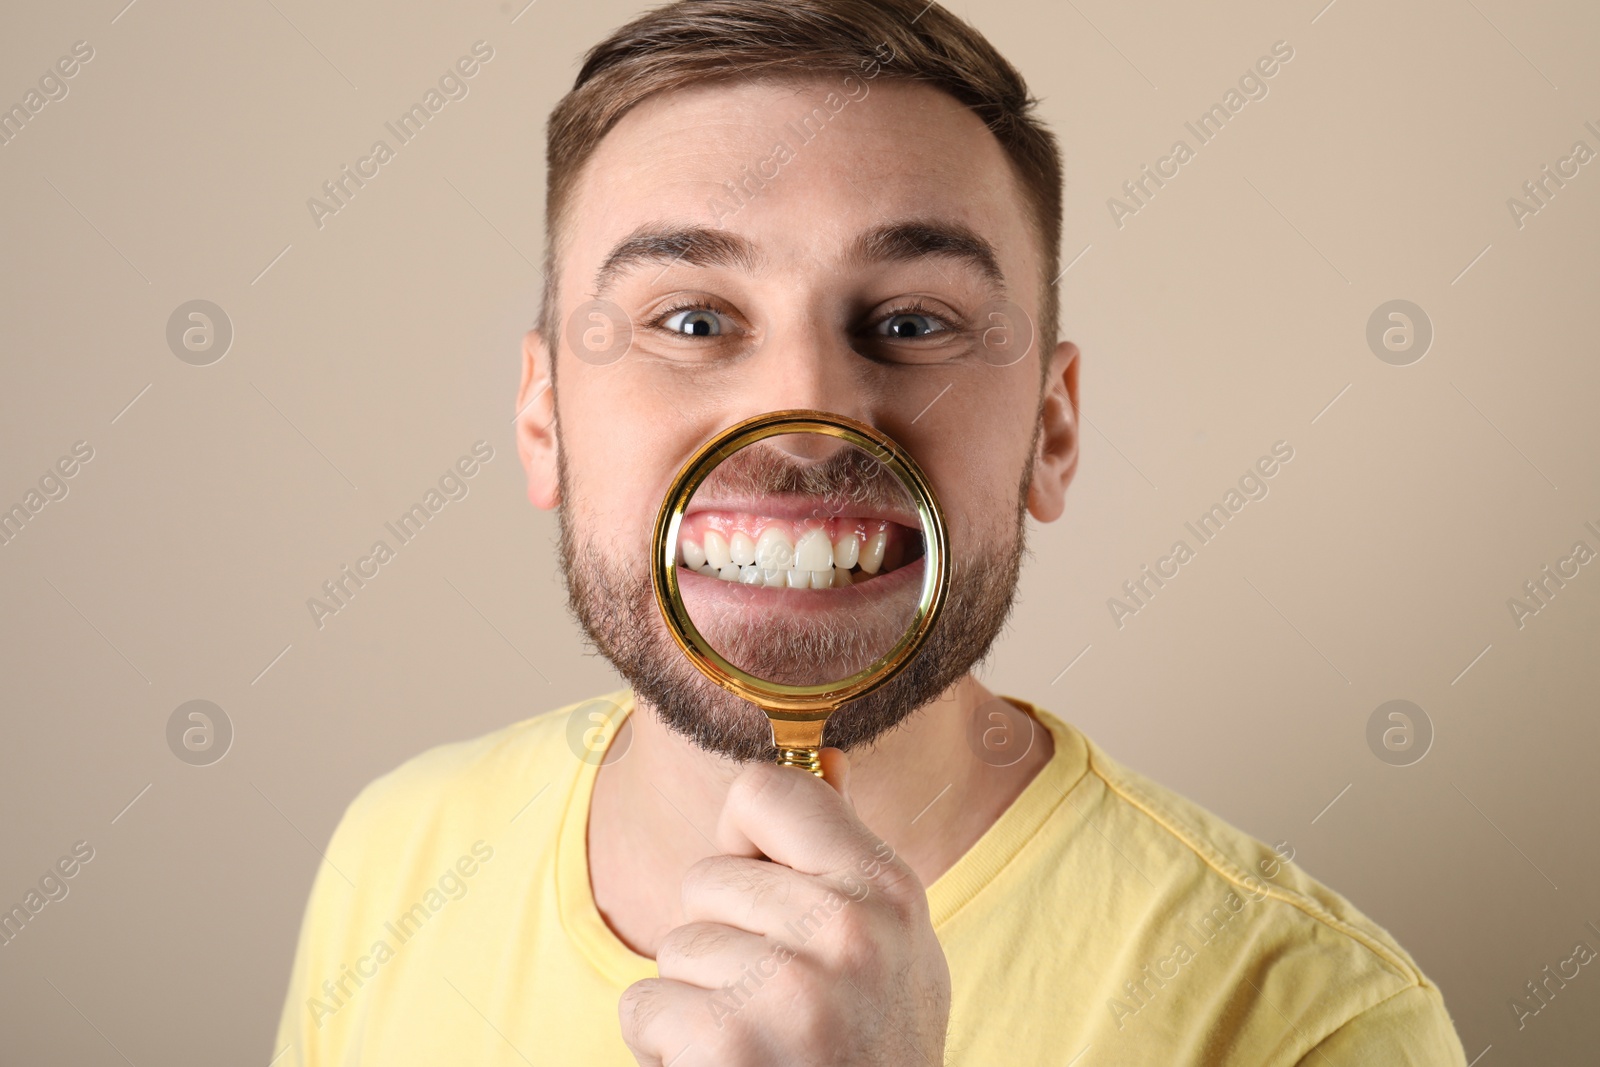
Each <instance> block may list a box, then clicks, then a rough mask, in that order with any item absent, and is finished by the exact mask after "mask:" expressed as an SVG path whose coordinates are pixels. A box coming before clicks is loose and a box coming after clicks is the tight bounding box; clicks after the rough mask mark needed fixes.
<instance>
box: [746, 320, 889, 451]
mask: <svg viewBox="0 0 1600 1067" xmlns="http://www.w3.org/2000/svg"><path fill="white" fill-rule="evenodd" d="M821 318H822V317H821V316H813V321H812V322H810V323H806V324H805V325H803V326H802V325H800V324H798V323H786V324H784V325H783V326H780V327H779V328H777V329H775V330H774V331H773V334H772V336H770V337H769V338H768V340H767V343H766V344H765V345H764V346H763V348H762V351H761V352H760V353H759V355H758V356H757V358H756V359H755V360H752V361H751V365H750V366H751V371H752V373H751V377H750V393H749V394H748V395H749V396H750V398H751V399H752V400H756V401H759V405H758V406H757V407H756V408H754V409H752V410H755V411H773V410H776V409H779V408H808V409H813V410H817V411H826V412H831V413H832V414H835V415H845V416H848V417H850V418H853V419H857V420H859V421H861V422H867V423H870V422H872V415H873V412H872V396H871V391H870V390H868V389H866V388H864V386H865V385H866V384H867V383H866V382H864V381H863V380H862V377H861V372H862V369H863V367H864V366H865V364H866V361H865V360H863V359H862V358H861V356H860V355H858V354H857V353H856V352H855V351H854V350H853V349H852V348H851V347H850V344H849V341H848V338H845V337H841V336H838V335H837V334H835V333H834V332H833V331H831V330H829V329H826V328H825V327H824V326H823V325H822V323H821V322H819V321H817V320H819V319H821ZM805 436H807V437H815V436H817V435H815V434H807V435H805ZM832 440H833V439H832V438H823V439H821V440H820V441H818V442H811V443H808V444H806V445H805V446H804V447H805V448H809V449H812V450H816V449H819V448H822V447H823V443H824V442H826V441H832ZM795 447H800V445H799V443H798V442H796V443H795ZM836 450H837V449H835V448H832V447H829V448H828V449H827V454H831V453H832V452H833V451H836ZM794 454H795V455H796V456H797V457H801V458H806V457H805V456H802V454H801V452H795V453H794ZM817 458H826V455H822V456H819V457H817Z"/></svg>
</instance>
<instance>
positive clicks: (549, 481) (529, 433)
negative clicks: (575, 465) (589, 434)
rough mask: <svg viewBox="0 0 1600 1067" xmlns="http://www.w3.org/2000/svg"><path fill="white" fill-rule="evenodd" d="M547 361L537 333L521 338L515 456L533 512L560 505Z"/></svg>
mask: <svg viewBox="0 0 1600 1067" xmlns="http://www.w3.org/2000/svg"><path fill="white" fill-rule="evenodd" d="M551 358H552V357H551V353H550V351H549V350H548V349H547V348H546V347H545V344H544V338H543V337H542V336H540V334H539V331H538V330H529V331H528V332H527V333H526V334H524V335H523V338H522V385H521V387H520V388H518V389H517V414H516V424H517V455H518V456H520V457H521V459H522V469H523V470H524V471H526V472H527V474H528V500H529V501H531V502H532V503H533V506H534V507H536V508H553V507H556V506H557V505H559V504H560V503H561V478H560V475H559V473H558V471H559V463H558V458H557V457H558V451H557V450H558V448H559V441H558V439H557V437H556V394H555V389H554V388H553V387H552V383H551V365H550V360H551Z"/></svg>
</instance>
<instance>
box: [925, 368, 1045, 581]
mask: <svg viewBox="0 0 1600 1067" xmlns="http://www.w3.org/2000/svg"><path fill="white" fill-rule="evenodd" d="M946 399H948V398H946ZM938 430H939V432H937V433H931V434H925V435H922V434H919V435H918V439H917V440H915V441H913V442H907V447H908V448H910V449H911V450H912V452H913V454H914V455H915V456H916V459H917V462H918V463H919V464H921V465H922V467H923V470H924V472H925V473H926V474H927V475H928V477H929V479H930V480H931V481H932V482H933V486H934V492H935V493H937V494H938V497H939V505H940V507H941V508H942V509H943V510H944V516H945V524H946V526H948V528H949V532H950V541H951V551H952V553H953V555H954V556H955V558H957V559H960V558H963V557H970V556H972V555H974V554H978V553H984V552H996V551H1000V550H1002V548H1003V546H1006V545H1008V544H1009V543H1010V539H1011V538H1012V537H1013V536H1014V531H1015V529H1016V521H1017V520H1016V513H1017V506H1018V486H1019V484H1020V482H1021V479H1022V470H1023V466H1024V464H1025V461H1026V457H1027V449H1028V443H1029V439H1030V436H1031V427H1028V426H1022V425H1020V424H1013V423H1009V422H1008V421H1007V420H1004V419H1002V418H1000V417H998V416H996V415H991V414H988V413H984V412H980V411H976V410H972V409H964V410H963V411H962V412H961V413H960V417H959V418H952V419H950V420H948V422H947V423H946V424H943V425H941V426H940V427H938Z"/></svg>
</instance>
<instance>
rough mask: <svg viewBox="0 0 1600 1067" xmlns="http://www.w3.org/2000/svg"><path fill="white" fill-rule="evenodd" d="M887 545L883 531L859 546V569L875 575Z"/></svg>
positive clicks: (881, 564)
mask: <svg viewBox="0 0 1600 1067" xmlns="http://www.w3.org/2000/svg"><path fill="white" fill-rule="evenodd" d="M888 543H889V534H888V533H887V532H886V531H884V530H879V531H878V532H877V533H875V534H873V535H872V536H871V537H869V538H867V543H866V544H865V545H862V546H861V559H860V563H861V569H862V570H864V571H866V572H867V573H868V574H877V573H878V568H879V567H881V566H883V550H884V547H885V546H886V545H888ZM707 547H709V543H708V546H707Z"/></svg>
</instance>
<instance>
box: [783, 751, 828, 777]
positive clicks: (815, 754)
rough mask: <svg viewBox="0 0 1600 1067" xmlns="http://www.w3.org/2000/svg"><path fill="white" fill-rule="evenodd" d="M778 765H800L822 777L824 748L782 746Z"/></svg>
mask: <svg viewBox="0 0 1600 1067" xmlns="http://www.w3.org/2000/svg"><path fill="white" fill-rule="evenodd" d="M778 766H780V767H798V768H800V769H801V770H802V771H810V772H811V773H812V774H814V775H816V776H817V777H818V778H821V777H822V750H821V749H817V748H780V749H778Z"/></svg>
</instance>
